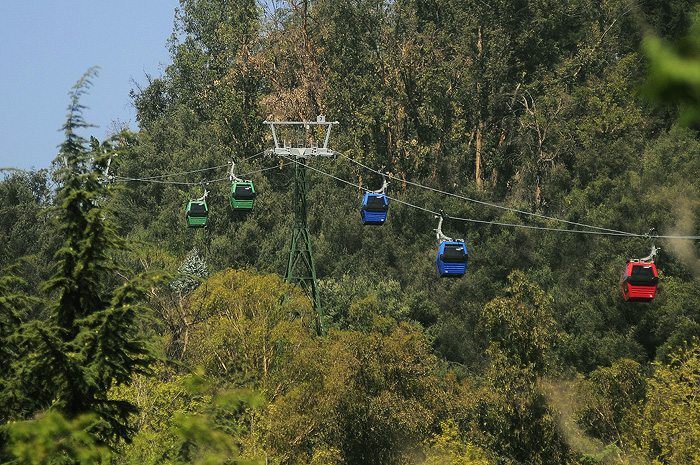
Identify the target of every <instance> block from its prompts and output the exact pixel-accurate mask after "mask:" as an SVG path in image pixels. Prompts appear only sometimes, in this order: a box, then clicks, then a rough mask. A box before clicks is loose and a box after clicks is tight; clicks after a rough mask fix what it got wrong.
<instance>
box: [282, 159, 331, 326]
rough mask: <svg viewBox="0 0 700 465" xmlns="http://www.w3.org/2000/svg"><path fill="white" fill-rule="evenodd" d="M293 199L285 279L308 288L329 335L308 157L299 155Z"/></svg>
mask: <svg viewBox="0 0 700 465" xmlns="http://www.w3.org/2000/svg"><path fill="white" fill-rule="evenodd" d="M293 202H294V228H293V229H292V247H291V250H290V251H289V264H288V265H287V274H286V276H285V279H286V280H287V282H290V283H295V284H299V285H300V286H301V287H302V288H303V289H304V290H305V291H306V292H307V294H308V295H309V298H310V299H311V302H312V303H313V306H314V310H316V313H317V315H318V319H317V322H316V330H317V332H318V334H320V335H322V336H325V335H326V328H325V326H324V324H323V310H322V309H321V298H320V296H319V293H318V282H317V281H316V267H315V266H314V255H313V253H312V251H311V238H310V236H309V225H308V222H307V208H306V158H302V159H299V160H298V161H297V163H296V171H295V176H294V200H293Z"/></svg>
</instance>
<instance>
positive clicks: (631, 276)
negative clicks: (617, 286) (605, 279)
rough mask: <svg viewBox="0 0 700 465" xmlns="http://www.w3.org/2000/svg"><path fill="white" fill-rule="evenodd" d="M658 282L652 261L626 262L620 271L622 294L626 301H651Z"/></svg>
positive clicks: (657, 275)
mask: <svg viewBox="0 0 700 465" xmlns="http://www.w3.org/2000/svg"><path fill="white" fill-rule="evenodd" d="M658 283H659V274H658V273H657V271H656V265H654V263H645V262H634V261H631V262H628V263H627V265H625V268H624V270H623V271H622V296H623V297H624V298H625V300H626V301H628V302H651V301H652V300H653V299H654V296H655V295H656V286H657V284H658Z"/></svg>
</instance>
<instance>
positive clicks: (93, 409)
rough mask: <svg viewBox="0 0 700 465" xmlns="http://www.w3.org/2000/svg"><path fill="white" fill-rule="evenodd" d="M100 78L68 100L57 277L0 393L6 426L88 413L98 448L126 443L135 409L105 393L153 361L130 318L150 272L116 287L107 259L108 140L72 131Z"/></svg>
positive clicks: (110, 249)
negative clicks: (5, 396) (9, 408)
mask: <svg viewBox="0 0 700 465" xmlns="http://www.w3.org/2000/svg"><path fill="white" fill-rule="evenodd" d="M96 74H97V70H96V69H95V68H91V69H90V70H88V72H87V73H86V74H85V75H84V76H83V77H82V78H81V79H80V80H79V81H78V82H77V83H76V85H75V87H74V88H73V89H72V91H71V92H70V97H71V104H70V106H69V107H68V115H67V116H68V119H67V121H66V123H65V124H64V126H63V130H64V132H65V134H66V139H65V141H64V142H63V144H61V151H60V154H59V157H58V158H57V160H56V161H55V163H56V164H57V165H61V164H62V165H63V166H62V168H61V169H59V170H58V171H57V173H56V175H57V180H58V182H59V185H60V189H59V192H58V194H57V206H56V207H53V208H52V209H51V213H52V214H53V215H54V221H55V229H56V234H58V235H60V236H61V237H62V239H63V245H62V247H61V248H60V249H59V250H58V252H57V253H56V255H55V260H56V269H55V272H54V274H53V276H52V277H51V279H49V280H48V281H47V282H45V283H44V284H43V286H42V290H43V291H44V292H45V294H46V296H47V297H46V300H45V302H44V304H45V314H46V315H47V316H48V317H47V318H46V319H45V320H43V321H32V322H28V323H25V324H23V325H22V326H21V327H20V329H19V331H18V334H17V335H16V337H15V342H16V347H17V353H16V355H15V358H14V360H13V363H12V364H11V366H12V370H11V373H10V374H9V375H8V386H7V389H8V390H9V391H10V392H12V393H13V394H14V396H15V397H14V399H13V401H14V402H15V408H14V409H13V412H14V415H13V416H12V417H11V418H9V420H12V421H22V420H25V419H28V418H31V417H33V416H35V415H36V414H37V413H38V412H41V411H47V410H48V411H56V412H58V413H61V414H63V415H64V416H65V417H66V418H67V419H69V420H70V419H75V418H77V417H79V416H81V415H83V414H87V413H92V414H95V415H96V416H95V418H96V421H94V422H93V423H91V424H90V425H89V427H88V429H87V432H88V433H90V434H93V435H94V436H95V437H96V438H97V440H98V442H100V443H107V444H115V443H116V442H118V441H119V440H122V439H124V440H129V438H130V436H131V434H132V429H131V428H130V426H129V423H128V419H129V416H130V415H131V414H133V413H135V412H136V410H137V409H136V407H135V405H133V404H132V403H130V402H128V401H126V400H120V399H113V398H111V397H110V395H109V392H110V390H111V389H112V388H113V387H114V386H116V385H119V384H123V383H127V382H129V381H130V380H131V377H132V376H133V375H134V374H136V373H145V372H147V371H148V365H149V363H150V357H149V355H148V353H147V350H146V346H145V344H144V343H143V341H141V340H140V339H139V337H138V326H137V324H136V323H137V316H136V310H137V309H138V301H139V299H140V297H141V295H142V294H143V292H145V290H146V289H147V288H148V287H149V286H151V285H152V284H154V283H155V281H156V280H157V279H158V277H157V276H156V275H155V274H146V275H141V276H138V277H136V278H134V279H132V280H130V281H128V282H125V283H123V284H119V279H120V278H119V276H123V273H121V272H122V271H123V269H122V267H121V266H120V265H119V264H118V263H117V262H116V261H115V260H114V257H115V255H116V253H117V252H119V251H126V250H127V249H128V247H127V244H126V242H125V240H124V239H123V238H122V237H120V236H119V234H118V232H117V227H116V224H115V221H114V220H113V219H112V216H113V214H112V212H111V211H110V210H109V209H108V208H107V207H106V206H105V205H106V204H107V201H108V199H109V196H110V193H111V189H110V186H108V185H107V184H106V183H104V182H103V181H102V179H101V174H102V172H103V171H104V169H105V167H106V164H107V160H108V156H109V153H110V152H111V151H112V142H111V141H107V142H105V143H104V144H102V145H100V144H99V143H98V142H97V141H96V140H94V139H93V140H92V142H91V143H88V142H87V141H86V140H85V139H84V138H82V137H81V136H80V135H78V134H77V131H78V130H80V129H84V128H87V127H90V125H88V124H87V123H85V121H84V120H83V117H82V111H83V109H84V107H83V106H82V105H81V104H80V97H81V96H82V95H83V94H84V93H85V92H86V90H87V89H88V88H89V86H90V85H91V82H90V79H91V78H92V77H93V76H96Z"/></svg>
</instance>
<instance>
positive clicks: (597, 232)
mask: <svg viewBox="0 0 700 465" xmlns="http://www.w3.org/2000/svg"><path fill="white" fill-rule="evenodd" d="M285 158H287V159H289V160H290V161H292V162H294V163H299V162H298V161H296V160H294V159H292V158H289V157H285ZM307 167H308V168H309V169H311V170H313V171H316V172H317V173H320V174H322V175H324V176H328V177H330V178H332V179H335V180H336V181H340V182H343V183H345V184H348V185H350V186H353V187H356V188H358V189H360V190H363V191H365V192H371V191H370V189H368V188H366V187H362V186H360V185H358V184H355V183H353V182H351V181H348V180H346V179H342V178H339V177H337V176H335V175H333V174H330V173H326V172H325V171H323V170H320V169H318V168H315V167H313V166H310V165H308V166H307ZM368 169H370V170H371V168H368ZM372 171H373V170H372ZM379 174H381V173H379ZM394 179H399V178H394ZM428 189H430V188H428ZM455 196H456V195H455ZM386 197H387V198H388V199H390V200H392V201H394V202H397V203H400V204H402V205H406V206H407V207H411V208H415V209H417V210H421V211H424V212H426V213H430V214H432V215H435V216H439V215H440V212H436V211H433V210H431V209H429V208H425V207H421V206H419V205H415V204H412V203H410V202H406V201H404V200H400V199H398V198H396V197H391V196H389V195H387V196H386ZM456 197H460V196H456ZM505 209H506V210H510V209H508V208H505ZM540 216H542V215H540ZM450 219H452V220H457V221H464V222H469V223H479V224H487V225H494V226H505V227H511V228H521V229H533V230H541V231H554V232H568V233H578V234H591V235H599V236H618V237H653V238H659V239H686V240H688V239H689V240H700V236H665V235H656V236H649V235H647V234H635V233H630V232H625V231H616V230H608V229H606V228H598V227H596V226H590V225H586V226H587V227H589V228H594V229H597V230H594V231H588V230H581V229H563V228H552V227H546V226H533V225H526V224H515V223H504V222H499V221H487V220H477V219H474V218H462V217H453V216H450ZM552 219H554V220H556V218H552ZM560 221H563V220H560ZM567 223H570V224H576V223H572V222H567Z"/></svg>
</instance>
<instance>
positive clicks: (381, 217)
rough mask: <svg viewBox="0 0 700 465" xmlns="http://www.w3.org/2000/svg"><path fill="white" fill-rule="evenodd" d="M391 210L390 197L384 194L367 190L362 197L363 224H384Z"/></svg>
mask: <svg viewBox="0 0 700 465" xmlns="http://www.w3.org/2000/svg"><path fill="white" fill-rule="evenodd" d="M388 211H389V199H387V198H386V195H384V194H377V193H372V192H367V193H366V194H365V196H364V198H363V199H362V209H361V210H360V216H361V218H362V224H376V225H380V226H381V225H383V224H384V222H385V221H386V215H387V212H388Z"/></svg>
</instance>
